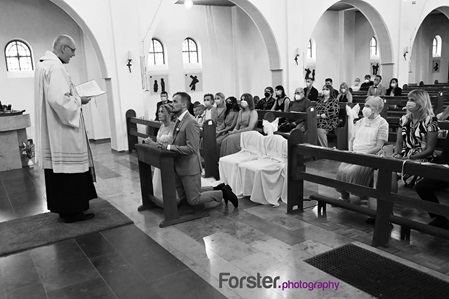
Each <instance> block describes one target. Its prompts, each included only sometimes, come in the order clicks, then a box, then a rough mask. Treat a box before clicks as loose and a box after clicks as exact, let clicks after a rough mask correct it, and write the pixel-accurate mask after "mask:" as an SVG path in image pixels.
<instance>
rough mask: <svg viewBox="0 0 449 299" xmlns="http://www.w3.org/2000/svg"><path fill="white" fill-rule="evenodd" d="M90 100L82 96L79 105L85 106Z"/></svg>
mask: <svg viewBox="0 0 449 299" xmlns="http://www.w3.org/2000/svg"><path fill="white" fill-rule="evenodd" d="M90 100H92V98H91V97H86V96H82V97H81V104H83V105H86V104H87V103H89V102H90Z"/></svg>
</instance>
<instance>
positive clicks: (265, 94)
mask: <svg viewBox="0 0 449 299" xmlns="http://www.w3.org/2000/svg"><path fill="white" fill-rule="evenodd" d="M263 95H264V96H265V97H266V98H269V97H270V96H271V94H269V93H268V92H266V93H264V94H263Z"/></svg>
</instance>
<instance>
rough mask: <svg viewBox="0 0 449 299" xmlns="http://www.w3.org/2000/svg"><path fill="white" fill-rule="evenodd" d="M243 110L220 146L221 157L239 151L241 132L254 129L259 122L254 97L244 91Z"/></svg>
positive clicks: (242, 98) (241, 102) (241, 104)
mask: <svg viewBox="0 0 449 299" xmlns="http://www.w3.org/2000/svg"><path fill="white" fill-rule="evenodd" d="M240 107H241V110H240V111H239V113H238V116H237V124H236V125H235V128H234V129H233V130H232V131H229V132H228V135H227V136H226V138H224V139H223V141H222V143H221V147H220V157H223V156H227V155H230V154H233V153H236V152H238V151H239V150H240V149H241V148H240V133H242V132H247V131H251V130H254V128H255V126H256V124H257V119H258V116H257V111H256V110H254V102H253V97H252V96H251V95H250V94H249V93H244V94H243V95H242V97H241V98H240Z"/></svg>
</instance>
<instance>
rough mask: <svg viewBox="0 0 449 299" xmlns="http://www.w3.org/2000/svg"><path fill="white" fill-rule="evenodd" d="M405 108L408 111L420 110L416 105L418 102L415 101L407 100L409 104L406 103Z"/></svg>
mask: <svg viewBox="0 0 449 299" xmlns="http://www.w3.org/2000/svg"><path fill="white" fill-rule="evenodd" d="M405 108H406V109H407V110H408V111H410V112H414V111H416V110H418V109H417V107H416V103H415V102H411V101H408V102H407V104H406V105H405Z"/></svg>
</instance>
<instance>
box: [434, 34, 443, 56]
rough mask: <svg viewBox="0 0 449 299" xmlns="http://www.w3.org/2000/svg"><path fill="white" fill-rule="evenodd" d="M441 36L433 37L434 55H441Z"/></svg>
mask: <svg viewBox="0 0 449 299" xmlns="http://www.w3.org/2000/svg"><path fill="white" fill-rule="evenodd" d="M441 44H442V40H441V36H439V35H436V36H435V37H434V38H433V44H432V57H441Z"/></svg>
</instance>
